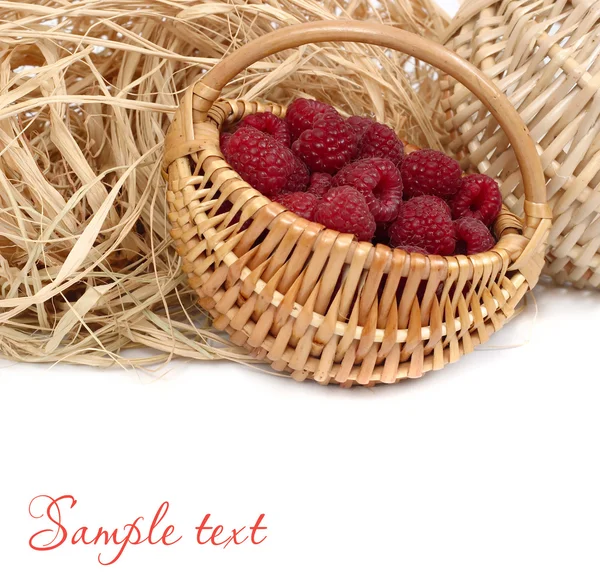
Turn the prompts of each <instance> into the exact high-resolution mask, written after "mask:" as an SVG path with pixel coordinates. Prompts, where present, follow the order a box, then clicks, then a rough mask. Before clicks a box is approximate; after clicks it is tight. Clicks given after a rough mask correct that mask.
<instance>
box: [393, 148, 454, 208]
mask: <svg viewBox="0 0 600 586" xmlns="http://www.w3.org/2000/svg"><path fill="white" fill-rule="evenodd" d="M401 173H402V183H403V184H404V199H410V198H411V197H417V196H419V195H435V196H437V197H442V198H444V199H448V198H450V196H452V195H454V194H455V193H456V192H457V191H458V190H459V188H460V184H461V180H462V178H461V170H460V165H459V164H458V162H457V161H455V160H454V159H451V158H450V157H449V156H448V155H445V154H444V153H440V152H439V151H434V150H432V149H423V150H421V151H413V152H412V153H410V154H409V155H407V157H406V158H405V159H404V162H403V163H402V168H401Z"/></svg>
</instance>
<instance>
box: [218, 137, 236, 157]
mask: <svg viewBox="0 0 600 586" xmlns="http://www.w3.org/2000/svg"><path fill="white" fill-rule="evenodd" d="M232 136H233V134H231V133H230V132H223V134H221V136H220V137H219V147H220V148H221V152H222V153H223V156H227V145H228V144H229V141H230V140H231V137H232Z"/></svg>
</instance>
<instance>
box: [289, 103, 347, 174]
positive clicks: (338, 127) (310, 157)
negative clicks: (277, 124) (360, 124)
mask: <svg viewBox="0 0 600 586" xmlns="http://www.w3.org/2000/svg"><path fill="white" fill-rule="evenodd" d="M356 144H357V138H356V134H355V133H354V130H352V127H351V126H350V125H349V124H346V122H345V121H344V119H343V118H342V117H341V116H340V115H339V114H338V113H337V112H336V113H335V114H321V115H320V116H317V117H316V119H315V122H314V125H313V127H312V128H311V129H309V130H305V131H304V132H303V133H302V134H301V135H300V137H299V138H298V140H296V141H295V142H294V144H292V151H294V154H295V155H296V156H298V157H300V158H301V159H302V160H303V161H304V162H305V163H306V164H307V165H308V168H309V169H310V170H311V171H321V172H325V173H335V172H336V171H338V170H339V169H341V168H342V167H343V166H344V165H346V163H348V162H349V161H350V159H351V158H352V157H353V156H354V153H355V151H356Z"/></svg>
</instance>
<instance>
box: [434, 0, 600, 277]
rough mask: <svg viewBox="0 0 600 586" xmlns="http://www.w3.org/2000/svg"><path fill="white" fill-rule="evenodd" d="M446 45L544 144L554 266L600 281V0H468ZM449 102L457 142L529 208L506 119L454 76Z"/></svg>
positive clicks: (513, 205) (513, 201)
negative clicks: (480, 75) (502, 97)
mask: <svg viewBox="0 0 600 586" xmlns="http://www.w3.org/2000/svg"><path fill="white" fill-rule="evenodd" d="M446 34H447V36H446V39H445V43H446V46H447V47H448V48H450V49H452V50H454V51H456V53H458V54H459V55H460V56H461V57H463V58H465V59H467V60H469V61H470V62H471V63H473V64H474V65H475V66H477V67H479V68H480V69H481V70H482V71H483V73H485V74H486V76H487V77H488V78H489V79H491V80H492V81H494V82H495V83H496V84H497V86H498V87H499V88H500V90H501V91H502V92H504V93H505V94H506V95H508V97H509V99H510V101H511V102H512V103H513V105H514V106H515V107H516V108H517V110H518V111H519V113H520V114H521V117H522V118H523V120H524V122H525V123H526V124H527V126H528V127H529V130H530V132H531V135H532V137H533V139H534V140H535V141H536V143H537V145H538V152H539V154H540V157H541V160H542V164H543V168H544V173H545V175H546V183H547V185H546V190H547V197H548V202H549V205H550V207H551V208H552V211H553V214H554V224H553V227H552V229H551V231H550V235H549V244H550V246H549V250H548V257H547V258H548V263H547V265H546V267H545V272H546V273H548V274H550V275H552V276H553V277H554V278H555V279H556V280H557V281H558V282H560V283H564V282H571V283H573V284H574V285H576V286H578V287H585V286H590V287H600V139H599V138H598V137H599V136H600V59H598V50H599V49H598V48H599V45H598V39H599V36H600V11H599V10H598V3H597V2H588V1H581V0H573V1H565V0H559V1H549V0H543V1H531V0H503V1H502V2H501V1H500V0H479V1H474V2H469V3H465V4H464V5H463V6H462V7H461V9H460V11H459V13H458V14H457V16H456V17H455V19H454V20H453V21H452V23H451V25H450V28H449V29H448V31H447V33H446ZM448 89H449V95H448V99H447V100H446V101H445V102H444V109H445V110H446V112H447V115H448V123H447V124H448V126H447V127H448V129H449V130H450V131H456V132H459V133H460V134H457V135H456V136H455V139H454V140H453V142H452V143H451V145H450V146H451V149H452V150H454V152H460V151H462V152H463V154H465V155H466V156H467V160H468V161H469V162H470V163H471V164H473V165H475V166H477V167H478V168H479V170H480V171H481V172H484V173H487V174H490V175H493V176H498V177H499V178H500V179H501V180H502V181H503V184H504V196H505V202H506V204H507V205H508V207H509V208H510V209H511V210H512V211H513V212H515V213H516V214H518V215H520V214H522V213H523V207H524V192H523V189H522V187H521V186H520V185H519V170H518V164H517V161H516V159H515V156H514V151H513V150H512V149H511V148H510V146H509V145H508V144H507V139H506V137H505V136H504V133H503V132H502V130H501V129H500V128H499V127H498V125H497V123H496V121H495V120H494V119H493V118H492V117H491V116H489V114H488V112H487V111H486V109H485V108H483V107H482V103H481V101H480V100H478V98H477V97H476V96H474V95H473V94H471V93H470V92H469V91H468V89H467V88H466V87H464V86H463V85H461V84H459V83H456V82H454V81H453V80H450V81H449V83H448Z"/></svg>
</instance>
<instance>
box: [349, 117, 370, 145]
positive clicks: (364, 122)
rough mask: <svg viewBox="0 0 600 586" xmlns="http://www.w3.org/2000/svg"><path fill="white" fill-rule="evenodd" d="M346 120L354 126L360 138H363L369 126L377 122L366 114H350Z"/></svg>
mask: <svg viewBox="0 0 600 586" xmlns="http://www.w3.org/2000/svg"><path fill="white" fill-rule="evenodd" d="M346 122H347V123H348V124H350V126H352V128H354V131H355V132H356V135H357V136H358V139H359V140H360V139H361V138H362V136H363V134H364V133H365V131H366V130H367V128H369V126H371V125H372V124H375V120H373V118H367V117H366V116H350V118H348V119H347V120H346Z"/></svg>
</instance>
